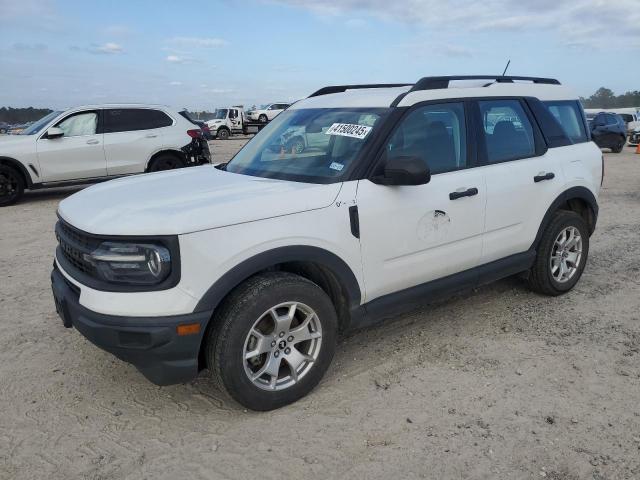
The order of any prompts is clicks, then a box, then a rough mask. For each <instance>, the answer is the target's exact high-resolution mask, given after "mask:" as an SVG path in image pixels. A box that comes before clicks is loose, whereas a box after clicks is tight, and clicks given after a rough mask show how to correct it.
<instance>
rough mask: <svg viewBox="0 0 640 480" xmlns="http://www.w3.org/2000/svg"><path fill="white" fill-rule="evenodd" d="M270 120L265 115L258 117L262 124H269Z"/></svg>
mask: <svg viewBox="0 0 640 480" xmlns="http://www.w3.org/2000/svg"><path fill="white" fill-rule="evenodd" d="M268 120H269V119H268V118H267V116H266V115H265V114H264V113H263V114H262V115H260V116H259V117H258V121H259V122H260V123H267V121H268Z"/></svg>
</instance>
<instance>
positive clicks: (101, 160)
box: [36, 110, 107, 182]
mask: <svg viewBox="0 0 640 480" xmlns="http://www.w3.org/2000/svg"><path fill="white" fill-rule="evenodd" d="M99 121H100V111H99V110H90V111H82V112H75V113H72V114H70V115H68V116H67V117H65V118H63V119H62V120H61V121H59V122H58V123H57V124H55V125H54V127H58V128H60V129H61V130H62V131H63V132H64V136H62V137H57V138H48V136H47V133H46V132H45V133H44V134H43V135H42V136H41V137H40V138H39V139H38V141H37V147H36V148H37V150H38V162H39V163H40V170H41V173H42V180H43V181H44V182H62V181H69V180H80V179H83V178H97V177H104V176H106V175H107V161H106V159H105V154H104V142H103V135H102V133H101V131H100V130H99ZM98 132H100V133H98Z"/></svg>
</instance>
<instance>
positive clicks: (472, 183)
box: [52, 76, 604, 410]
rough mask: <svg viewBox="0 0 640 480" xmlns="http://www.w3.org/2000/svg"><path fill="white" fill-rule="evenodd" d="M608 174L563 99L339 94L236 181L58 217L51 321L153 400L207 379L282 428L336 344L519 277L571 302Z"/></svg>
mask: <svg viewBox="0 0 640 480" xmlns="http://www.w3.org/2000/svg"><path fill="white" fill-rule="evenodd" d="M288 131H294V132H296V134H301V132H303V133H304V134H305V135H309V137H311V136H315V137H319V136H320V135H322V136H323V137H320V139H318V138H315V139H314V141H312V142H311V141H310V142H308V144H307V145H306V146H305V148H304V149H303V150H300V149H297V148H291V149H289V148H288V146H287V144H286V142H285V141H284V140H283V139H286V138H287V135H286V134H287V132H288ZM322 138H324V139H325V140H324V141H320V140H321V139H322ZM603 173H604V172H603V162H602V156H601V152H600V151H599V149H598V148H597V147H596V145H595V144H594V143H593V142H591V141H590V138H589V134H588V128H587V122H586V119H585V116H584V112H583V110H582V108H581V106H580V103H579V102H578V100H577V98H576V97H575V96H574V95H572V94H571V93H570V92H569V91H568V90H566V89H565V88H564V87H563V86H561V85H560V84H559V82H558V81H557V80H553V79H545V78H529V77H504V76H503V77H496V76H475V77H427V78H423V79H421V80H420V81H418V82H417V83H415V84H393V85H346V86H332V87H325V88H323V89H321V90H319V91H317V92H315V93H314V94H312V95H311V96H310V97H309V98H307V99H305V100H302V101H299V102H297V103H295V104H294V105H292V106H291V107H289V108H288V109H287V110H286V111H285V112H283V113H282V114H281V115H278V117H277V118H276V119H275V120H273V121H272V122H271V123H270V124H268V125H267V127H266V128H265V129H264V130H263V131H261V132H260V133H259V134H258V135H256V136H255V137H254V138H253V139H252V140H251V141H249V142H248V143H247V144H246V145H245V146H244V147H243V148H242V149H241V150H240V151H239V152H238V153H237V154H236V156H235V157H234V158H233V159H232V160H231V161H230V162H229V163H227V164H226V165H223V166H218V167H217V168H216V167H213V166H201V167H196V168H189V169H184V170H176V171H172V172H162V173H153V174H149V175H144V176H138V177H132V178H126V179H118V180H113V181H109V182H107V183H103V184H100V185H96V186H93V187H91V188H88V189H86V190H83V191H81V192H79V193H76V194H74V195H72V196H71V197H69V198H67V199H66V200H64V201H63V202H61V204H60V207H59V211H58V216H59V221H58V223H57V225H56V229H55V230H56V235H57V238H58V241H59V245H58V247H57V250H56V255H55V263H54V269H53V272H52V285H53V292H54V297H55V303H56V309H57V311H58V313H59V314H60V316H61V318H62V321H63V323H64V325H65V326H67V327H71V326H73V327H75V328H76V329H77V330H78V331H80V333H82V334H83V335H85V336H86V337H87V338H88V339H89V340H90V341H92V342H93V343H95V344H96V345H98V346H99V347H101V348H103V349H105V350H107V351H109V352H111V353H113V354H114V355H116V356H117V357H119V358H120V359H122V360H125V361H127V362H131V363H132V364H134V365H135V366H136V367H137V368H138V369H139V370H140V371H141V372H142V373H143V374H144V375H145V376H146V377H147V378H148V379H149V380H151V381H152V382H154V383H156V384H158V385H168V384H174V383H180V382H186V381H189V380H191V379H193V378H194V377H195V376H196V375H197V374H198V371H199V370H200V369H203V368H208V369H209V370H210V372H211V375H212V376H213V378H214V379H215V380H216V381H217V382H218V383H219V385H220V387H221V388H222V390H223V391H225V392H227V393H228V394H230V396H231V397H232V398H234V399H235V400H236V401H238V402H239V403H240V404H242V405H244V406H246V407H248V408H251V409H254V410H270V409H274V408H278V407H281V406H283V405H286V404H288V403H291V402H293V401H295V400H297V399H299V398H301V397H303V396H304V395H306V394H307V393H308V392H309V391H310V390H311V389H312V388H313V387H314V386H315V385H316V384H318V382H319V381H320V379H321V378H322V376H323V375H324V373H325V371H326V370H327V368H328V366H329V364H330V362H331V359H332V357H333V354H334V351H335V346H336V338H337V335H338V334H339V332H342V331H345V330H349V329H354V328H361V327H364V326H366V325H370V324H372V323H373V322H375V321H377V320H380V319H384V318H389V317H392V316H394V315H396V314H397V313H398V312H400V311H403V310H407V309H411V308H412V307H414V306H416V305H418V304H423V303H425V302H428V301H430V300H433V299H436V298H439V297H442V296H445V295H450V294H451V293H453V292H456V291H460V290H466V289H471V288H473V287H476V286H478V285H480V284H484V283H487V282H491V281H493V280H496V279H499V278H502V277H506V276H510V275H514V274H524V276H525V277H526V280H527V282H528V284H529V285H530V287H531V289H533V290H534V291H536V292H539V293H542V294H546V295H560V294H563V293H566V292H568V291H569V290H571V289H572V288H573V287H574V285H575V284H576V282H578V280H579V278H580V276H581V274H582V272H583V270H584V268H585V264H586V262H587V255H588V253H589V237H590V235H591V234H592V233H593V231H594V229H595V226H596V219H597V216H598V203H597V197H598V193H599V190H600V185H601V181H602V178H603ZM157 192H163V195H161V196H159V195H158V194H157Z"/></svg>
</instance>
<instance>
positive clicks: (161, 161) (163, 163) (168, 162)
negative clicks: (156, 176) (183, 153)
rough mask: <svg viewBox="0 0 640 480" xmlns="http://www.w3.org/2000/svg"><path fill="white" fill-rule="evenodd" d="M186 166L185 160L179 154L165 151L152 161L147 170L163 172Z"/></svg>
mask: <svg viewBox="0 0 640 480" xmlns="http://www.w3.org/2000/svg"><path fill="white" fill-rule="evenodd" d="M184 166H185V165H184V161H183V160H182V159H181V158H180V157H178V156H177V155H172V154H170V153H163V154H162V155H158V156H157V157H156V158H154V159H153V160H152V161H151V164H150V165H149V168H147V172H163V171H165V170H175V169H176V168H183V167H184Z"/></svg>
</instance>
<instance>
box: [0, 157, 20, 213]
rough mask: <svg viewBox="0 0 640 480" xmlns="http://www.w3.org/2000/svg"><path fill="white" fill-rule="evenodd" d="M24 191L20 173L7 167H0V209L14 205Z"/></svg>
mask: <svg viewBox="0 0 640 480" xmlns="http://www.w3.org/2000/svg"><path fill="white" fill-rule="evenodd" d="M24 189H25V181H24V177H23V176H22V175H21V174H20V172H19V171H18V170H16V169H15V168H12V167H10V166H8V165H0V207H7V206H9V205H13V204H14V203H16V202H17V201H18V200H20V198H21V197H22V194H23V193H24Z"/></svg>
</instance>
